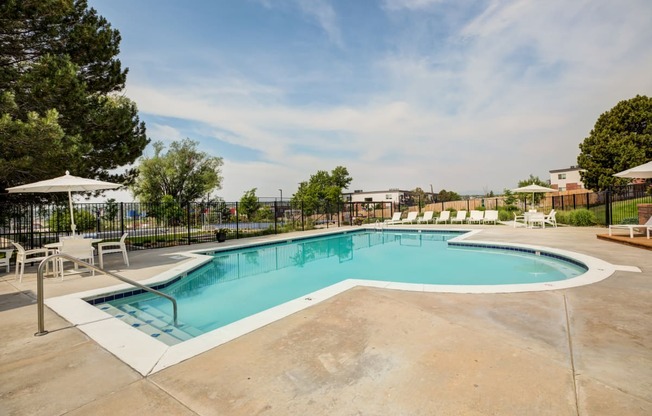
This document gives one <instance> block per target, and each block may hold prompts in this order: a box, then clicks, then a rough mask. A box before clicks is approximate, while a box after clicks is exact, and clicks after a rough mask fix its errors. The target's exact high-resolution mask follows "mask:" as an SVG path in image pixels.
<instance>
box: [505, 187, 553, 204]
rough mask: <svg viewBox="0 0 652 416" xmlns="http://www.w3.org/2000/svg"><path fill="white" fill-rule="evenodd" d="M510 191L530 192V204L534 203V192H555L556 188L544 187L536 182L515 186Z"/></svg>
mask: <svg viewBox="0 0 652 416" xmlns="http://www.w3.org/2000/svg"><path fill="white" fill-rule="evenodd" d="M512 192H522V193H530V192H532V205H534V194H535V193H543V192H545V193H547V192H557V189H553V188H546V187H545V186H541V185H537V184H534V183H533V184H530V185H528V186H521V187H520V188H515V189H512Z"/></svg>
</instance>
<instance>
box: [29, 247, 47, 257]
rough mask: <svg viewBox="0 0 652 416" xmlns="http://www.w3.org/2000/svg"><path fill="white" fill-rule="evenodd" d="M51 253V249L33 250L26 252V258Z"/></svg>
mask: <svg viewBox="0 0 652 416" xmlns="http://www.w3.org/2000/svg"><path fill="white" fill-rule="evenodd" d="M49 253H50V249H49V248H45V247H42V248H33V249H31V250H25V256H29V255H33V254H45V255H46V256H47V255H48V254H49Z"/></svg>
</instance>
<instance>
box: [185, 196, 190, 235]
mask: <svg viewBox="0 0 652 416" xmlns="http://www.w3.org/2000/svg"><path fill="white" fill-rule="evenodd" d="M186 224H187V225H186V230H187V233H188V234H187V236H188V245H190V202H186Z"/></svg>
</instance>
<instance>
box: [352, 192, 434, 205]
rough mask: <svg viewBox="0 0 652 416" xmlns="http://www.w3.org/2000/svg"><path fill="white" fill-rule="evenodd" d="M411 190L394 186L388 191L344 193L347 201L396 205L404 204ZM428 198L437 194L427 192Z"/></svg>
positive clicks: (431, 198)
mask: <svg viewBox="0 0 652 416" xmlns="http://www.w3.org/2000/svg"><path fill="white" fill-rule="evenodd" d="M411 194H412V192H411V191H406V190H402V189H398V188H392V189H389V190H387V191H367V192H365V191H363V190H361V189H359V190H355V191H353V192H347V193H342V197H343V198H344V200H345V201H347V202H392V203H393V204H394V205H398V204H403V203H404V202H405V201H406V200H409V199H410V195H411ZM425 195H426V197H427V198H430V200H434V196H435V194H432V193H430V192H426V193H425Z"/></svg>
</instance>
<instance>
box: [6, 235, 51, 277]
mask: <svg viewBox="0 0 652 416" xmlns="http://www.w3.org/2000/svg"><path fill="white" fill-rule="evenodd" d="M11 244H13V245H14V247H16V250H17V251H18V252H17V253H16V278H17V279H18V281H19V282H22V281H23V274H24V273H25V263H40V262H41V261H42V260H43V259H45V258H46V257H47V256H48V254H49V253H50V250H48V249H47V248H35V249H32V250H25V248H24V247H23V246H22V245H20V243H15V242H13V241H12V243H11Z"/></svg>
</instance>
